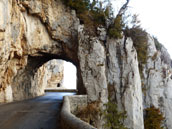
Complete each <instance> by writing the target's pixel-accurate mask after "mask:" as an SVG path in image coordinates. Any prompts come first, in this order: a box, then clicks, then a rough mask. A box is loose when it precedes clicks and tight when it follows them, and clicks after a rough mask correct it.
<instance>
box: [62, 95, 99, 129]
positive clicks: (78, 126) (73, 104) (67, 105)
mask: <svg viewBox="0 0 172 129" xmlns="http://www.w3.org/2000/svg"><path fill="white" fill-rule="evenodd" d="M87 102H88V101H87V96H86V95H75V96H65V97H64V99H63V106H62V110H61V127H62V128H63V129H96V128H94V127H93V126H91V125H89V124H88V123H86V122H84V121H82V120H80V119H79V118H77V117H76V116H75V115H73V114H72V113H71V112H74V110H76V108H78V107H80V106H83V105H87Z"/></svg>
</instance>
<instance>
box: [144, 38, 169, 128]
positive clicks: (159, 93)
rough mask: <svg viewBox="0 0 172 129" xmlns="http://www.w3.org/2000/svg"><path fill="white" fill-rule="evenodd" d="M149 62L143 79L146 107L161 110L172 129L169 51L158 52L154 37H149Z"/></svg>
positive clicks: (162, 49) (167, 125)
mask: <svg viewBox="0 0 172 129" xmlns="http://www.w3.org/2000/svg"><path fill="white" fill-rule="evenodd" d="M148 57H149V58H148V60H147V64H146V65H145V67H144V71H143V73H144V77H143V79H142V82H143V83H142V87H143V98H144V103H143V104H144V107H145V108H146V107H150V106H155V107H156V108H159V109H160V110H161V111H162V112H163V114H164V116H165V119H166V122H165V125H166V128H168V129H172V117H171V116H172V110H171V107H172V101H171V100H172V94H171V90H172V69H171V59H170V56H169V54H168V53H167V50H166V49H165V48H164V47H162V48H161V50H159V51H158V50H157V49H156V47H155V43H154V40H153V38H152V37H150V36H148Z"/></svg>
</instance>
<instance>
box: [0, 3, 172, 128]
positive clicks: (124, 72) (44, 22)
mask: <svg viewBox="0 0 172 129" xmlns="http://www.w3.org/2000/svg"><path fill="white" fill-rule="evenodd" d="M0 14H2V15H0V55H1V56H0V102H11V101H15V100H23V99H28V98H32V97H36V96H39V95H42V94H43V90H42V89H43V87H46V85H48V84H47V81H45V80H47V79H48V77H49V76H50V75H49V73H48V72H47V70H46V68H45V67H44V66H43V67H41V66H42V65H43V64H44V63H46V62H48V61H50V60H52V59H63V60H67V61H70V62H72V63H73V64H74V65H76V68H77V89H78V93H79V94H88V100H89V101H90V102H91V101H100V102H101V103H106V102H107V101H108V96H109V97H110V99H111V100H112V101H116V102H117V103H118V107H119V109H121V110H125V111H126V112H127V119H126V120H125V124H126V126H127V127H129V128H132V129H143V128H144V125H143V109H144V108H146V107H149V106H151V105H154V106H155V107H158V108H160V109H161V111H162V112H163V113H164V115H165V118H166V123H165V126H166V127H167V128H168V129H171V128H172V117H171V116H172V109H171V106H172V105H171V104H172V102H171V100H172V95H171V94H170V92H171V89H172V79H171V74H172V72H171V71H172V70H171V66H170V63H171V60H170V58H164V57H168V54H167V53H166V50H165V49H164V48H162V49H161V51H157V50H156V48H155V45H154V41H153V39H152V38H151V37H150V36H149V40H148V57H149V58H148V60H147V63H146V64H145V66H144V70H143V78H140V73H139V68H138V59H137V52H136V50H135V48H134V46H133V42H132V40H131V39H130V38H127V37H125V36H124V38H123V39H120V40H115V39H110V38H109V37H108V36H107V34H106V29H105V28H103V27H99V28H97V35H96V36H93V35H91V34H89V32H88V31H86V29H85V27H84V25H81V24H80V23H79V19H78V18H77V17H76V14H75V11H72V10H70V9H69V8H67V7H65V6H64V5H63V4H62V2H61V1H60V0H36V1H35V0H1V1H0ZM169 60H170V61H169ZM40 67H41V68H40ZM55 71H56V70H55ZM43 73H44V74H43ZM50 80H51V79H50ZM100 129H101V127H100Z"/></svg>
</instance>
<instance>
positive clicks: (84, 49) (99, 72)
mask: <svg viewBox="0 0 172 129" xmlns="http://www.w3.org/2000/svg"><path fill="white" fill-rule="evenodd" d="M78 31H79V36H78V38H79V39H78V41H79V46H78V50H79V51H78V56H79V57H78V58H79V61H80V69H81V75H82V79H83V84H84V86H85V88H86V91H87V94H88V99H89V101H96V100H99V99H100V100H101V101H102V102H103V103H106V102H107V81H106V72H105V67H106V66H105V61H106V56H105V49H104V47H103V45H102V44H101V42H100V40H99V39H98V38H97V37H91V36H89V35H87V34H86V32H85V31H84V26H79V28H78Z"/></svg>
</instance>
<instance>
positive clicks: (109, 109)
mask: <svg viewBox="0 0 172 129" xmlns="http://www.w3.org/2000/svg"><path fill="white" fill-rule="evenodd" d="M105 106H106V110H105V111H104V113H103V114H104V117H105V119H106V123H105V124H104V127H105V128H107V129H127V128H126V127H125V126H124V124H123V122H124V120H125V118H126V112H119V111H118V107H117V104H116V103H113V102H108V103H107V104H105Z"/></svg>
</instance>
